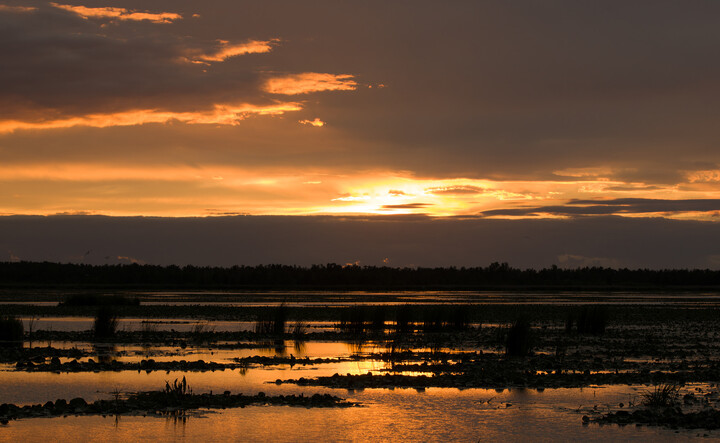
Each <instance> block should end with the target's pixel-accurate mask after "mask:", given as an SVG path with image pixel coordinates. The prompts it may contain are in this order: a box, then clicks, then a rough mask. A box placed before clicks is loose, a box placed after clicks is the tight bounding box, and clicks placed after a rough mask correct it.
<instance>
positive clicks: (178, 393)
mask: <svg viewBox="0 0 720 443" xmlns="http://www.w3.org/2000/svg"><path fill="white" fill-rule="evenodd" d="M164 393H165V394H166V395H169V396H172V397H175V398H182V397H184V396H186V395H188V394H189V395H192V389H190V387H189V386H188V384H187V380H185V377H184V376H183V378H182V381H180V382H179V383H178V379H177V378H176V379H175V381H174V382H173V383H172V384H170V382H168V381H167V380H166V381H165V391H164Z"/></svg>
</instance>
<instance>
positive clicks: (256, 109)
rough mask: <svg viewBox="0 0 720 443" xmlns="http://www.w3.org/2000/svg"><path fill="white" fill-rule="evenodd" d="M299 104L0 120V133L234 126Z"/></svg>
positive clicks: (227, 106) (278, 112) (248, 105)
mask: <svg viewBox="0 0 720 443" xmlns="http://www.w3.org/2000/svg"><path fill="white" fill-rule="evenodd" d="M301 109H302V107H301V106H300V104H299V103H293V102H288V103H277V104H273V105H268V106H256V105H251V104H247V103H244V104H238V105H220V104H218V105H215V106H214V107H213V109H211V110H208V111H196V112H171V111H159V110H155V109H140V110H135V111H125V112H117V113H112V114H90V115H84V116H82V117H72V118H65V119H58V120H47V121H40V122H26V121H19V120H0V133H8V132H14V131H17V130H27V129H59V128H71V127H74V126H87V127H92V128H107V127H110V126H132V125H143V124H147V123H168V122H170V121H178V122H182V123H187V124H216V125H236V124H238V123H239V122H240V121H242V120H244V119H246V118H248V117H250V116H252V115H281V114H284V113H286V112H291V111H299V110H301Z"/></svg>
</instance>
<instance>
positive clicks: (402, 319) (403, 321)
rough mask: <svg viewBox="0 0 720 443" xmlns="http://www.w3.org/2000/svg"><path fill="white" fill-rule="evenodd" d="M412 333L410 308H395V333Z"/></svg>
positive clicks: (403, 306)
mask: <svg viewBox="0 0 720 443" xmlns="http://www.w3.org/2000/svg"><path fill="white" fill-rule="evenodd" d="M411 331H412V308H411V307H410V305H402V306H398V307H397V308H395V332H398V333H405V332H411Z"/></svg>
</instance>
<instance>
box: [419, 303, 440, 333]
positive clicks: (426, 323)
mask: <svg viewBox="0 0 720 443" xmlns="http://www.w3.org/2000/svg"><path fill="white" fill-rule="evenodd" d="M444 325H445V322H444V321H443V310H442V309H440V308H426V309H425V310H424V312H423V324H422V329H423V331H424V332H440V331H441V330H442V329H443V326H444Z"/></svg>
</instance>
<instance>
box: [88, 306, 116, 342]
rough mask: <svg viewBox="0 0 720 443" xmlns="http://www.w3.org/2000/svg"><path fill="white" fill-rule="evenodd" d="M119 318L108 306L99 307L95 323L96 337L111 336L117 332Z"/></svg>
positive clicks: (104, 337) (94, 331) (94, 333)
mask: <svg viewBox="0 0 720 443" xmlns="http://www.w3.org/2000/svg"><path fill="white" fill-rule="evenodd" d="M117 326H118V319H117V316H116V315H115V313H113V311H111V310H110V309H108V308H106V307H102V308H100V309H98V311H97V314H95V321H94V323H93V335H94V336H95V338H96V339H107V338H111V337H112V336H113V335H115V332H117Z"/></svg>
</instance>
